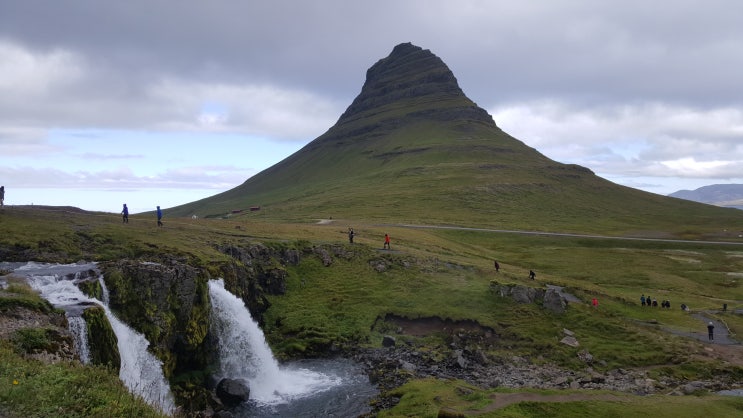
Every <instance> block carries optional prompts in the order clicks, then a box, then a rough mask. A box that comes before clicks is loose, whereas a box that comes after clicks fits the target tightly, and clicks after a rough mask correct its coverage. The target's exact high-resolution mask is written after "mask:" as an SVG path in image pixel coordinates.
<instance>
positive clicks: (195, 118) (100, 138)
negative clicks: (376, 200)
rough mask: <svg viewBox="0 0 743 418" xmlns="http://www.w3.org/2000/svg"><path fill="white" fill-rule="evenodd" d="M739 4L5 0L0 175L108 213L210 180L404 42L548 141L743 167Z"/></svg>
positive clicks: (559, 151)
mask: <svg viewBox="0 0 743 418" xmlns="http://www.w3.org/2000/svg"><path fill="white" fill-rule="evenodd" d="M741 22H743V2H740V1H738V0H729V1H724V0H704V1H702V0H700V1H691V0H674V1H654V2H649V1H647V0H643V1H634V0H624V1H621V2H617V1H611V2H610V1H593V0H587V1H577V0H576V1H570V0H564V1H562V0H555V1H536V0H535V1H486V0H479V1H477V0H457V1H443V0H426V1H423V0H408V1H406V0H376V1H374V2H354V1H345V0H332V1H330V0H328V1H323V0H316V1H288V0H272V1H250V0H245V1H239V0H211V1H196V0H178V1H175V0H173V1H164V0H148V1H144V0H130V1H126V2H123V1H111V2H102V1H98V0H67V1H64V2H60V1H42V0H23V1H15V0H0V185H4V186H5V188H6V202H5V203H6V204H9V205H14V204H31V203H33V204H48V205H71V206H77V207H81V208H84V209H90V210H102V211H108V212H119V211H120V210H121V205H122V203H124V202H127V203H128V205H129V207H130V208H131V210H132V211H133V212H139V211H146V210H152V209H154V207H155V206H156V205H161V206H162V207H163V208H167V207H172V206H175V205H178V204H182V203H186V202H190V201H194V200H198V199H201V198H204V197H207V196H211V195H213V194H216V193H219V192H222V191H224V190H227V189H230V188H232V187H235V186H237V185H239V184H240V183H242V182H243V181H245V180H246V179H247V178H249V177H250V176H252V175H253V174H255V173H257V172H259V171H261V170H263V169H265V168H267V167H270V166H271V165H273V164H275V163H277V162H278V161H280V160H282V159H283V158H285V157H287V156H288V155H290V154H291V153H293V152H294V151H296V150H298V149H299V148H301V147H302V146H303V145H305V144H306V143H307V142H309V141H311V140H313V139H314V138H316V137H318V136H319V135H321V134H322V133H323V132H325V131H326V130H327V129H328V128H329V127H330V126H332V125H333V124H334V123H335V122H336V121H337V119H338V117H339V116H340V115H341V113H343V111H344V110H345V109H346V107H347V106H348V105H349V104H350V103H351V102H352V100H353V99H354V97H356V95H358V93H359V92H360V90H361V87H362V85H363V83H364V79H365V75H366V70H367V69H368V68H369V67H370V66H371V65H373V64H374V63H375V62H376V61H377V60H379V59H381V58H384V57H386V56H387V55H388V54H389V53H390V52H391V51H392V48H393V47H394V46H395V45H397V44H399V43H402V42H412V43H413V44H415V45H418V46H420V47H422V48H424V49H429V50H431V52H433V53H434V54H436V55H437V56H439V57H440V58H441V59H442V60H443V61H444V62H445V63H446V64H447V65H448V66H449V68H450V69H451V70H452V71H453V72H454V75H455V76H456V77H457V79H458V81H459V84H460V86H461V87H462V89H463V90H464V92H465V94H466V95H467V96H468V97H469V98H470V99H472V100H474V101H475V102H476V103H477V104H478V105H479V106H480V107H482V108H484V109H486V110H487V111H488V112H489V113H490V114H491V115H493V118H494V119H495V121H496V123H497V124H498V125H499V126H500V127H501V128H502V129H504V130H505V131H506V132H508V133H510V134H511V135H513V136H515V137H517V138H519V139H520V140H522V141H524V142H525V143H526V144H528V145H529V146H532V147H534V148H536V149H537V150H539V151H540V152H542V153H543V154H545V155H547V156H548V157H550V158H552V159H555V160H557V161H560V162H565V163H575V164H580V165H583V166H586V167H588V168H590V169H592V170H593V171H594V172H596V173H597V174H598V175H600V176H602V177H605V178H607V179H609V180H611V181H614V182H616V183H619V184H624V185H627V186H630V187H635V188H638V189H642V190H646V191H650V192H653V193H659V194H668V193H671V192H674V191H676V190H679V189H695V188H697V187H700V186H703V185H707V184H715V183H743V75H742V74H743V73H742V72H741V71H743V70H742V69H743V24H741ZM166 213H167V212H166Z"/></svg>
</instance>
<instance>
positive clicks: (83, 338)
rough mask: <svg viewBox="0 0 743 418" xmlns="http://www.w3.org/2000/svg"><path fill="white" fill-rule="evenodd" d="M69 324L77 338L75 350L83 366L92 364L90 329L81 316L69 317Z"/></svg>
mask: <svg viewBox="0 0 743 418" xmlns="http://www.w3.org/2000/svg"><path fill="white" fill-rule="evenodd" d="M67 323H68V324H69V329H70V332H71V333H72V335H73V336H74V337H75V339H74V341H73V342H74V344H75V350H76V351H77V354H78V356H80V361H81V362H82V363H83V364H90V347H89V346H88V327H87V326H86V325H85V320H84V319H83V318H82V317H81V316H69V315H68V316H67Z"/></svg>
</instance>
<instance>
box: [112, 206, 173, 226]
mask: <svg viewBox="0 0 743 418" xmlns="http://www.w3.org/2000/svg"><path fill="white" fill-rule="evenodd" d="M121 215H122V222H123V223H125V224H128V223H129V208H128V207H127V206H126V203H124V208H123V209H121ZM157 226H158V227H161V226H163V211H162V210H161V209H160V206H158V207H157Z"/></svg>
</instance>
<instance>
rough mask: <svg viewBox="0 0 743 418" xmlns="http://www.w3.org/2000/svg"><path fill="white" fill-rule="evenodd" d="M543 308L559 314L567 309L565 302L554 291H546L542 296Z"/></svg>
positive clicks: (558, 293)
mask: <svg viewBox="0 0 743 418" xmlns="http://www.w3.org/2000/svg"><path fill="white" fill-rule="evenodd" d="M543 306H544V308H545V309H547V310H548V311H550V312H553V313H556V314H561V313H564V312H565V309H567V306H568V304H567V302H566V301H565V298H564V297H562V295H561V294H560V292H558V291H557V290H555V289H547V291H546V292H545V294H544V302H543Z"/></svg>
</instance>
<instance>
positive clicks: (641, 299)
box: [640, 293, 645, 306]
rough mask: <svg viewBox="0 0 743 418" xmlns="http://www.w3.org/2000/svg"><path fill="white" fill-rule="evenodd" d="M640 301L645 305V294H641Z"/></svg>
mask: <svg viewBox="0 0 743 418" xmlns="http://www.w3.org/2000/svg"><path fill="white" fill-rule="evenodd" d="M640 303H641V304H642V306H645V294H644V293H643V294H642V296H640Z"/></svg>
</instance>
